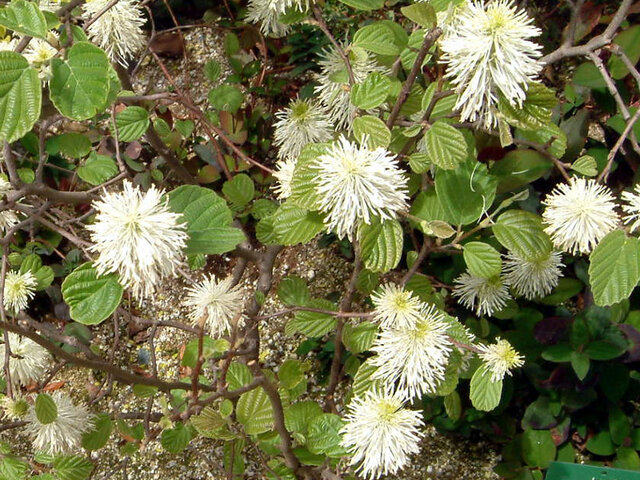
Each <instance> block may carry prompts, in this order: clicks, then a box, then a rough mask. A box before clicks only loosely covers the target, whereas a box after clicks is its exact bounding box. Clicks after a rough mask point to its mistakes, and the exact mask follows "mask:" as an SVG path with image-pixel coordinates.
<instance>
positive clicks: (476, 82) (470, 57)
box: [440, 0, 542, 128]
mask: <svg viewBox="0 0 640 480" xmlns="http://www.w3.org/2000/svg"><path fill="white" fill-rule="evenodd" d="M540 33H541V30H540V29H539V28H537V27H535V26H533V25H532V19H531V18H529V17H527V14H526V12H525V11H523V10H519V9H518V7H517V6H516V5H515V4H514V2H513V0H493V1H484V0H470V1H469V2H467V4H466V7H465V8H460V9H459V11H457V12H456V14H455V16H454V17H453V20H452V21H451V23H450V25H449V26H448V28H447V30H446V34H445V35H444V37H443V38H442V41H441V42H440V48H441V49H442V52H443V56H442V61H443V62H444V63H446V64H447V74H446V77H447V78H449V79H450V80H451V83H452V84H453V85H454V87H455V90H456V92H457V93H458V101H457V103H456V106H455V108H457V109H460V110H461V113H460V116H461V120H462V121H467V120H469V121H471V122H475V121H478V122H480V124H481V125H482V126H484V127H485V128H491V127H495V126H496V125H497V122H498V119H497V111H496V107H497V103H498V95H503V96H504V98H505V99H506V100H507V101H508V102H509V103H510V104H511V105H512V106H514V107H516V108H520V107H521V106H522V104H523V102H524V100H525V98H526V96H527V86H528V84H529V83H530V82H532V81H533V80H534V79H535V77H536V76H537V75H538V73H539V72H540V70H541V68H542V64H541V63H540V62H539V61H538V60H537V59H538V58H539V57H540V56H541V50H542V47H541V46H540V45H538V44H537V43H534V42H532V41H531V40H530V39H531V38H534V37H537V36H539V35H540Z"/></svg>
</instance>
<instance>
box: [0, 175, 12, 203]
mask: <svg viewBox="0 0 640 480" xmlns="http://www.w3.org/2000/svg"><path fill="white" fill-rule="evenodd" d="M12 189H13V187H12V186H11V183H9V182H8V181H7V180H5V179H4V178H3V177H0V200H1V199H2V198H3V197H4V196H5V195H6V194H8V193H9V192H10V191H11V190H12Z"/></svg>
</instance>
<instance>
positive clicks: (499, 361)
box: [476, 337, 524, 382]
mask: <svg viewBox="0 0 640 480" xmlns="http://www.w3.org/2000/svg"><path fill="white" fill-rule="evenodd" d="M476 347H478V349H479V350H480V352H479V353H478V356H479V357H480V358H481V359H482V360H483V361H484V362H485V364H486V366H487V369H488V371H489V372H490V373H491V381H492V382H498V381H500V380H502V379H504V377H505V375H511V370H513V369H514V368H519V367H521V366H522V365H524V357H523V356H522V355H520V354H519V353H518V352H517V351H516V350H515V349H514V348H513V347H512V346H511V344H510V343H509V342H508V341H506V340H504V339H501V338H500V337H498V338H496V343H494V344H493V345H476Z"/></svg>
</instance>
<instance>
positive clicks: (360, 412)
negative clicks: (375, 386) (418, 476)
mask: <svg viewBox="0 0 640 480" xmlns="http://www.w3.org/2000/svg"><path fill="white" fill-rule="evenodd" d="M344 418H345V420H346V422H347V423H346V425H345V426H344V427H343V428H342V430H341V431H340V434H341V435H342V446H343V447H345V448H346V449H347V451H349V453H351V454H352V455H353V457H352V458H351V465H357V468H356V471H357V472H359V473H360V475H362V476H363V477H364V478H367V479H375V478H379V477H380V476H382V475H393V474H395V473H396V472H398V470H400V469H401V468H403V467H404V466H405V465H406V464H407V463H408V461H409V456H410V455H412V454H415V453H418V451H419V450H420V448H419V445H418V444H419V441H420V437H422V435H423V433H422V432H421V431H420V427H422V425H423V421H422V413H421V412H419V411H414V410H409V409H406V408H403V401H402V398H401V397H400V396H398V395H397V394H391V393H387V392H378V391H369V392H367V393H366V394H365V395H364V396H363V397H356V398H354V399H353V400H351V403H349V405H348V406H347V414H346V415H345V417H344Z"/></svg>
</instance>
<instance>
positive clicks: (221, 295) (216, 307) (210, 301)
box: [185, 275, 243, 336]
mask: <svg viewBox="0 0 640 480" xmlns="http://www.w3.org/2000/svg"><path fill="white" fill-rule="evenodd" d="M232 281H233V279H232V278H231V277H227V278H225V279H224V280H220V281H218V280H216V277H215V276H213V275H211V276H210V277H209V278H206V279H204V280H203V281H201V282H199V283H196V284H195V285H194V286H193V287H191V288H189V289H188V290H187V299H186V300H185V305H186V306H187V307H189V309H190V312H189V318H190V319H191V320H192V321H193V322H194V323H195V324H196V325H199V324H202V325H204V326H205V328H206V329H207V330H208V331H209V332H211V335H214V336H220V335H223V334H224V333H225V332H227V331H228V330H229V328H230V327H231V322H232V321H233V319H234V318H235V317H237V316H238V315H239V314H240V312H241V311H242V306H243V305H242V299H243V293H242V289H241V288H240V287H239V286H237V285H236V286H232V285H231V282H232Z"/></svg>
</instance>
